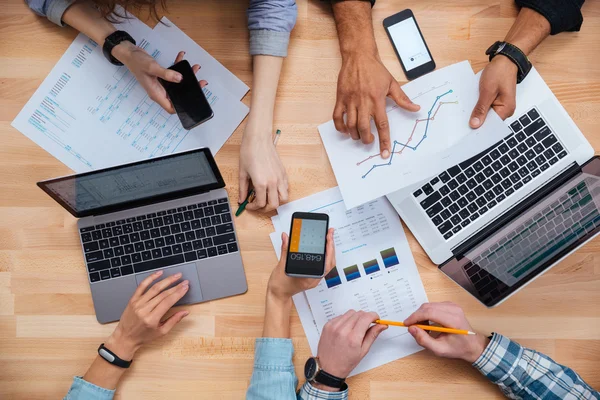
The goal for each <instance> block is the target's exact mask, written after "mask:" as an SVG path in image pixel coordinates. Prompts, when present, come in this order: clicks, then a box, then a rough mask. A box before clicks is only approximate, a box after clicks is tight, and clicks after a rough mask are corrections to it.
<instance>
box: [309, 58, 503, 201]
mask: <svg viewBox="0 0 600 400" xmlns="http://www.w3.org/2000/svg"><path fill="white" fill-rule="evenodd" d="M402 89H403V90H404V92H405V93H406V95H407V96H408V97H410V99H411V100H412V101H413V102H414V103H416V104H419V105H420V106H421V110H420V111H418V112H416V113H412V112H409V111H405V110H403V109H401V108H399V107H398V106H397V105H396V104H395V103H394V102H393V101H391V100H390V99H388V106H387V113H388V121H389V125H390V132H391V135H390V136H391V137H390V139H391V142H392V152H391V155H390V157H389V158H388V159H383V158H381V156H380V155H379V141H378V139H377V136H376V137H375V141H374V142H373V143H371V144H369V145H365V144H363V143H362V142H360V141H355V140H353V139H352V138H351V137H350V136H348V135H345V134H343V133H340V132H338V131H336V129H335V126H334V124H333V121H329V122H327V123H325V124H322V125H320V126H319V133H320V134H321V139H322V140H323V144H324V145H325V149H326V151H327V155H328V156H329V161H330V162H331V165H332V167H333V172H334V173H335V177H336V179H337V182H338V185H339V187H340V190H341V191H342V196H343V198H344V202H345V203H346V205H347V206H348V207H349V208H352V207H356V206H358V205H360V204H363V203H366V202H367V201H369V200H372V199H376V198H378V197H380V196H384V195H386V194H389V193H391V192H394V191H397V190H400V189H403V188H405V187H407V186H410V185H412V184H414V183H417V182H419V181H421V180H423V179H427V178H428V177H430V176H432V175H434V174H436V172H439V171H440V170H442V169H445V168H449V167H451V166H452V165H455V164H457V163H458V162H461V161H464V160H465V159H467V158H469V157H471V156H473V155H475V154H477V153H478V152H480V151H482V150H483V149H485V148H487V147H489V146H490V145H492V144H493V143H495V142H497V141H498V140H500V139H502V138H503V137H504V136H506V135H508V134H509V133H510V132H509V130H508V129H507V127H506V125H504V124H503V123H502V120H501V119H500V118H499V117H498V115H497V114H496V113H495V112H493V111H491V112H490V113H489V114H488V117H487V120H486V122H485V124H484V125H483V127H481V128H479V129H477V130H473V129H471V128H470V127H469V118H470V116H471V112H472V110H473V107H474V106H475V104H476V103H477V99H478V94H479V90H478V78H477V77H476V76H475V75H474V74H473V70H472V69H471V66H470V65H469V62H468V61H463V62H460V63H457V64H454V65H451V66H448V67H446V68H442V69H440V70H437V71H435V72H432V73H430V74H427V75H425V76H424V77H421V78H419V79H416V80H414V81H412V82H409V83H407V84H406V85H404V86H403V87H402ZM371 130H372V132H373V133H374V134H376V132H377V131H376V129H375V124H374V122H373V121H371Z"/></svg>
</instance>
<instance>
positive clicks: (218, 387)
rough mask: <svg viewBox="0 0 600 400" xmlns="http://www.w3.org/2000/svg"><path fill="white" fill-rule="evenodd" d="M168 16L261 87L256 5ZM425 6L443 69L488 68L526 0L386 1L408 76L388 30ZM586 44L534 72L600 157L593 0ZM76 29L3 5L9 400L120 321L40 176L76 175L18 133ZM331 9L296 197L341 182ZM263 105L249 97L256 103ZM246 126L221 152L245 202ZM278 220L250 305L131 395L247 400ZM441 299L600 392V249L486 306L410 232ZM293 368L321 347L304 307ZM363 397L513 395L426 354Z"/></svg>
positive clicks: (308, 11) (172, 338) (226, 4)
mask: <svg viewBox="0 0 600 400" xmlns="http://www.w3.org/2000/svg"><path fill="white" fill-rule="evenodd" d="M168 3H169V8H168V10H167V11H166V12H165V14H166V15H168V17H169V18H170V19H171V20H172V21H174V22H175V23H176V24H177V25H178V26H179V27H180V28H181V29H183V31H185V32H186V33H187V34H188V35H190V36H191V37H192V38H193V39H194V40H196V41H197V42H198V43H199V44H200V45H202V46H203V47H204V48H205V49H206V50H208V51H209V52H210V53H211V54H212V55H213V56H215V57H216V58H217V59H218V60H219V61H221V62H222V63H223V64H224V65H225V66H226V67H227V68H229V69H230V70H231V71H233V72H234V73H235V74H236V75H237V76H239V77H240V78H241V79H243V80H244V81H245V82H246V83H248V85H251V83H252V73H251V60H250V57H249V56H248V32H247V29H246V14H245V7H246V5H247V4H246V3H247V2H245V1H241V0H240V1H237V0H208V1H200V0H185V1H177V2H175V1H169V2H168ZM404 8H412V10H413V11H414V13H415V15H416V16H417V19H418V21H419V24H420V26H421V29H422V31H423V32H424V35H425V37H426V39H427V42H428V44H429V47H430V49H431V52H432V54H433V55H434V57H435V59H436V62H437V64H438V66H439V67H442V66H446V65H449V64H451V63H454V62H457V61H461V60H464V59H468V60H469V61H470V62H471V64H472V66H473V68H474V69H475V70H476V71H478V70H480V69H481V68H483V67H484V65H485V64H486V57H485V55H484V54H483V53H484V51H485V49H486V48H487V46H489V44H491V43H493V42H494V41H495V40H497V39H502V38H503V37H504V34H505V32H506V31H507V30H508V28H509V27H510V25H511V23H512V21H513V19H514V17H515V15H516V13H517V9H516V8H515V6H514V5H513V2H512V0H490V1H486V0H460V1H442V0H423V1H412V2H409V1H400V0H396V1H392V0H387V1H385V0H380V1H379V2H378V3H377V5H376V7H375V9H374V11H373V15H374V24H375V31H376V37H377V42H378V45H379V51H380V53H381V57H382V59H383V60H384V62H385V64H386V66H387V67H388V68H389V70H390V71H391V73H392V74H393V75H394V76H395V77H396V78H397V79H399V80H400V81H404V80H405V78H404V75H403V73H402V71H401V68H400V65H399V63H398V61H397V59H396V56H395V55H394V53H393V50H392V47H391V45H390V43H389V41H388V39H387V37H386V35H385V32H384V30H383V27H382V24H381V22H382V20H383V19H384V18H385V17H387V16H389V15H391V14H393V13H395V12H398V11H400V10H402V9H404ZM583 11H584V15H585V22H584V24H583V29H582V31H581V32H580V33H567V34H562V35H559V36H555V37H551V38H549V39H548V40H546V41H545V42H544V43H543V44H542V45H541V46H540V48H539V49H537V50H536V51H535V52H534V53H533V55H532V56H531V58H532V60H533V62H534V64H535V65H536V67H537V68H538V70H539V71H540V73H541V75H542V76H543V77H544V78H545V80H546V82H547V83H548V84H549V85H550V87H551V89H552V90H553V91H554V93H555V94H556V96H557V97H558V99H559V100H560V101H561V102H562V104H563V105H564V107H565V108H566V110H567V111H568V112H569V114H570V115H571V117H572V118H573V119H574V120H575V122H576V123H577V125H578V126H579V127H580V129H581V130H582V131H583V133H584V134H585V136H586V137H587V139H588V140H589V141H590V142H591V143H592V145H593V146H594V148H595V149H600V128H599V126H600V41H599V40H598V38H599V37H600V2H597V1H592V0H588V1H587V2H586V4H585V5H584V7H583ZM74 37H75V32H74V31H73V30H71V29H69V28H63V29H61V28H59V27H56V26H54V25H53V24H51V23H50V22H48V21H47V20H45V19H43V18H40V17H38V16H36V15H34V14H33V13H32V12H31V11H30V10H29V9H28V8H27V6H26V5H25V4H24V2H23V0H4V1H2V11H1V14H0V137H1V143H2V144H1V145H0V398H3V399H38V398H39V399H42V398H43V399H47V398H61V397H62V396H63V395H64V394H65V393H66V391H67V389H68V388H69V385H70V384H71V380H72V377H73V375H81V374H83V373H84V372H85V370H86V369H87V367H88V365H89V364H90V363H91V361H92V359H93V358H94V357H95V354H96V348H97V346H98V344H99V342H100V341H101V340H102V339H103V338H105V337H106V336H107V335H109V334H110V333H111V332H112V330H113V328H114V324H111V325H105V326H102V325H99V324H98V323H97V322H96V319H95V316H94V309H93V305H92V299H91V296H90V290H89V285H88V283H87V278H86V272H85V267H84V264H83V259H82V254H81V250H80V245H79V242H78V237H77V230H76V221H75V219H74V218H72V217H71V216H70V215H69V214H68V213H67V212H66V211H64V210H63V209H62V208H61V207H60V206H58V205H57V204H56V203H55V202H54V201H52V200H51V199H50V198H49V197H47V196H46V195H45V194H44V193H42V191H41V190H39V189H38V188H37V187H36V186H35V183H36V182H37V181H39V180H42V179H46V178H51V177H55V176H60V175H64V174H67V173H69V172H70V171H69V170H68V169H67V168H66V167H65V166H64V165H63V164H61V163H60V162H59V161H58V160H56V159H54V158H53V157H52V156H50V155H49V154H48V153H46V152H45V151H44V150H43V149H41V148H40V147H38V146H37V145H35V144H34V143H33V142H31V141H30V140H29V139H27V138H26V137H25V136H23V135H22V134H20V133H19V132H18V131H16V130H15V129H14V128H12V127H11V126H10V123H11V121H12V120H13V119H14V117H15V116H16V115H17V113H18V112H19V111H20V109H21V108H22V107H23V105H24V104H25V103H26V101H27V100H28V99H29V97H30V96H31V95H32V94H33V92H34V91H35V89H36V88H37V87H38V86H39V84H40V83H41V82H42V80H43V79H44V78H45V77H46V75H47V74H48V72H49V71H50V69H51V68H52V67H53V66H54V64H55V63H56V62H57V60H58V59H59V58H60V57H61V55H62V54H63V52H64V51H65V49H66V48H67V47H68V46H69V44H70V43H71V41H72V40H73V38H74ZM340 63H341V61H340V56H339V51H338V44H337V37H336V31H335V25H334V22H333V19H332V16H331V11H330V7H329V5H328V4H327V3H323V2H320V1H317V0H311V1H305V0H299V1H298V23H297V25H296V27H295V29H294V32H293V34H292V40H291V45H290V50H289V57H288V58H287V59H286V60H285V63H284V71H283V76H282V79H281V83H280V85H279V95H278V101H277V108H276V115H275V127H276V128H279V129H281V130H282V131H283V136H282V137H281V140H280V142H279V145H278V151H279V153H280V154H281V158H282V160H283V163H284V164H285V167H286V168H287V171H288V174H289V178H290V187H291V193H290V194H291V199H292V200H294V199H299V198H302V197H304V196H307V195H310V194H312V193H315V192H318V191H321V190H324V189H327V188H330V187H333V186H335V185H336V181H335V178H334V176H333V173H332V170H331V167H330V165H329V162H328V159H327V155H326V153H325V150H324V148H323V146H322V144H321V140H320V138H319V135H318V132H317V125H318V124H320V123H322V122H325V121H327V120H329V119H331V115H332V110H333V105H334V102H335V91H336V79H337V73H338V69H339V67H340ZM244 101H245V102H246V103H249V96H247V97H246V99H245V100H244ZM243 129H244V124H242V125H241V126H240V127H239V128H238V129H237V130H236V132H235V133H234V135H233V136H232V137H231V139H230V140H229V141H228V142H227V144H226V145H225V146H224V147H223V149H222V150H221V151H220V152H219V153H218V155H217V161H218V164H219V166H220V168H221V170H222V172H223V174H224V177H225V180H226V182H227V188H228V190H229V193H230V196H231V199H232V201H233V202H235V201H236V200H237V186H238V182H237V176H238V172H237V171H238V151H239V145H240V140H241V136H242V132H243ZM269 217H270V215H252V214H251V213H244V214H243V216H242V217H241V218H238V219H236V221H235V222H236V226H237V229H238V233H239V237H240V242H241V250H242V255H243V259H244V264H245V268H246V274H247V277H248V284H249V290H248V293H247V294H245V295H243V296H238V297H234V298H229V299H224V300H220V301H214V302H210V303H206V304H199V305H194V306H190V307H188V308H189V310H190V311H191V315H190V316H189V317H188V318H187V319H186V320H185V321H183V323H182V324H181V326H179V327H178V328H177V329H176V330H175V331H174V332H173V333H172V334H171V335H169V336H168V337H166V338H165V339H164V340H161V341H158V342H156V343H153V344H152V345H150V346H148V347H147V348H145V349H143V351H141V352H140V353H139V356H138V357H137V359H136V362H135V363H134V364H133V366H132V368H131V371H130V372H128V373H127V375H126V377H125V379H124V380H123V382H122V384H121V385H120V387H119V390H118V392H117V396H116V397H117V398H124V399H137V398H139V399H142V398H143V399H154V398H195V399H197V398H206V399H240V398H243V397H244V394H245V390H246V387H247V384H248V382H249V380H250V375H251V371H252V362H253V351H254V338H255V337H257V336H260V334H261V329H262V319H263V307H264V300H263V297H264V292H265V287H266V284H267V279H268V277H269V274H270V271H271V269H272V268H273V266H274V265H275V263H276V258H275V253H274V251H273V248H272V246H271V243H270V241H269V237H268V234H269V233H270V232H271V231H272V230H273V227H272V225H271V223H270V220H269ZM407 234H408V236H409V239H410V246H411V249H412V250H413V253H414V257H415V259H416V262H417V265H418V267H419V272H420V274H421V278H422V279H423V283H424V285H425V289H426V291H427V294H428V296H429V299H430V300H431V301H444V300H451V301H455V302H457V303H458V304H460V305H461V306H462V307H463V308H464V309H465V311H466V313H467V315H468V316H469V318H470V320H471V322H472V324H473V326H474V328H475V329H476V330H479V331H481V332H490V331H498V332H502V333H504V334H506V335H508V336H510V337H512V338H514V339H516V340H518V341H520V342H521V343H522V344H524V345H526V346H530V347H533V348H535V349H537V350H539V351H542V352H544V353H546V354H548V355H549V356H551V357H553V358H555V359H556V360H557V361H559V362H561V363H564V364H567V365H569V366H570V367H572V368H574V369H575V370H576V371H577V372H578V373H579V374H580V375H581V376H582V377H583V378H584V379H585V380H587V381H588V382H589V383H590V384H591V385H592V386H594V387H595V388H596V389H600V361H598V360H599V359H600V333H599V332H600V240H599V239H596V240H594V241H592V242H591V243H588V244H587V245H586V246H584V247H583V248H582V249H581V250H579V251H578V252H577V253H576V254H574V255H572V256H570V257H569V258H568V259H566V260H565V261H563V262H562V263H561V264H560V265H558V266H556V267H555V268H554V269H552V270H551V271H549V272H548V273H546V274H545V275H543V276H541V277H540V278H538V279H537V280H536V281H535V282H534V283H532V284H531V285H530V286H528V287H527V288H526V289H525V290H523V291H522V292H520V293H518V294H517V295H516V296H514V297H513V298H511V299H509V300H508V301H506V302H505V303H504V304H502V305H501V306H500V307H497V308H495V309H492V310H488V309H486V308H485V307H483V306H481V305H480V304H478V303H477V302H476V301H474V300H473V299H472V298H470V296H469V295H468V294H467V293H465V292H464V291H462V290H461V289H459V288H458V287H457V286H456V285H455V284H453V283H452V282H450V281H449V280H448V279H446V278H445V277H443V276H442V274H441V273H439V272H438V271H437V269H436V267H435V266H434V265H433V264H432V263H431V262H430V261H429V260H428V258H427V257H426V255H425V254H424V252H423V251H422V249H421V248H420V246H419V244H418V243H417V242H416V241H415V240H414V238H413V237H412V235H411V234H410V233H409V232H407ZM292 325H293V327H292V335H293V339H294V344H295V348H296V356H295V364H296V367H297V372H298V373H299V374H300V375H301V374H302V370H301V366H302V365H303V363H304V361H305V359H306V358H307V357H308V356H309V347H308V343H307V341H306V338H305V336H304V332H303V330H302V326H301V324H300V321H299V319H298V317H297V315H296V313H295V311H294V317H293V319H292ZM349 384H350V387H351V398H356V399H368V398H370V399H388V398H410V399H419V398H423V399H424V398H427V399H430V398H447V399H449V398H457V399H458V398H477V399H482V398H500V397H501V396H500V392H499V391H498V389H497V388H496V387H494V386H493V385H492V384H490V383H489V382H487V381H486V380H485V379H484V378H483V377H482V376H480V375H479V373H478V372H476V371H475V370H473V369H472V368H471V367H470V366H469V365H466V364H464V363H462V362H458V361H452V360H442V359H436V358H435V357H434V356H433V355H431V354H429V353H428V352H425V351H423V352H420V353H418V354H416V355H413V356H411V357H407V358H405V359H402V360H399V361H396V362H393V363H391V364H388V365H386V366H384V367H381V368H378V369H376V370H372V371H369V372H367V373H364V374H361V375H359V376H357V377H354V378H351V379H350V380H349Z"/></svg>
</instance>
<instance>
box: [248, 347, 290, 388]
mask: <svg viewBox="0 0 600 400" xmlns="http://www.w3.org/2000/svg"><path fill="white" fill-rule="evenodd" d="M293 355H294V346H293V344H292V341H291V339H275V338H258V339H256V345H255V350H254V371H253V372H252V379H251V380H250V386H249V387H248V392H247V393H246V400H296V386H297V385H298V379H297V378H296V372H295V371H294V364H293V363H292V357H293Z"/></svg>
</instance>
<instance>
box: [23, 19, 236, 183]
mask: <svg viewBox="0 0 600 400" xmlns="http://www.w3.org/2000/svg"><path fill="white" fill-rule="evenodd" d="M120 28H121V29H124V30H126V31H127V32H129V33H130V34H131V35H132V36H133V37H134V38H135V40H136V42H137V45H138V46H139V47H141V48H143V49H144V50H146V52H148V54H150V55H151V56H152V57H153V58H155V59H156V61H157V62H158V63H159V64H160V65H161V66H163V67H169V66H170V65H172V64H173V61H174V60H175V56H176V54H177V51H178V50H177V45H176V44H175V43H170V42H163V41H162V39H161V38H160V36H159V34H158V33H156V32H153V31H152V30H151V29H150V28H149V27H148V26H146V25H145V24H143V23H142V22H141V21H139V20H137V19H136V18H134V17H132V18H131V19H129V20H125V21H124V22H123V23H122V24H121V25H120ZM189 61H190V62H191V64H194V63H195V61H194V60H193V59H190V60H189ZM198 75H200V76H202V79H205V80H207V81H208V85H207V86H206V87H205V88H204V89H203V90H204V93H205V95H206V97H207V99H208V101H209V103H210V104H211V107H212V109H213V112H214V117H213V118H212V119H211V120H209V121H207V122H206V123H204V124H202V125H200V126H198V127H196V128H194V129H192V130H190V131H186V130H185V129H183V127H182V126H181V123H180V121H179V118H178V117H177V115H171V114H169V113H168V112H166V111H165V110H163V109H162V108H161V107H160V106H159V105H158V104H157V103H155V102H154V101H152V100H151V99H150V98H149V97H148V95H147V94H146V91H145V90H144V88H143V87H141V85H139V83H138V82H137V80H136V79H135V77H134V76H133V74H131V72H129V70H128V69H127V67H125V66H120V67H119V66H115V65H112V64H110V63H109V62H108V61H107V60H106V58H105V57H104V55H103V54H102V48H101V46H99V45H98V44H96V43H95V42H94V41H92V40H91V39H89V38H88V37H86V36H85V35H83V34H79V35H78V36H77V37H76V39H75V40H74V41H73V43H72V44H71V45H70V46H69V48H68V49H67V51H66V52H65V54H64V55H63V56H62V57H61V59H60V60H59V61H58V63H57V64H56V65H55V67H54V68H53V69H52V71H51V72H50V74H49V75H48V77H47V78H46V79H45V80H44V81H43V83H42V84H41V85H40V87H39V88H38V89H37V91H36V92H35V93H34V95H33V96H32V97H31V99H30V100H29V101H28V102H27V104H26V105H25V107H24V108H23V109H22V110H21V112H20V113H19V115H17V117H16V118H15V120H14V121H13V123H12V125H13V126H14V127H15V128H16V129H18V130H19V131H20V132H22V133H23V134H24V135H26V136H27V137H29V138H30V139H32V140H33V141H34V142H36V143H37V144H38V145H39V146H41V147H42V148H44V149H45V150H46V151H48V152H49V153H50V154H52V155H53V156H54V157H56V158H57V159H59V160H60V161H61V162H63V163H64V164H65V165H67V166H68V167H69V168H71V169H72V170H73V171H75V172H85V171H90V170H95V169H100V168H105V167H110V166H114V165H119V164H124V163H128V162H133V161H139V160H143V159H148V158H153V157H157V156H162V155H168V154H172V153H175V152H179V151H184V150H190V149H193V148H198V147H209V148H210V149H211V151H212V152H213V154H214V153H216V152H217V151H218V150H219V149H220V148H221V147H222V146H223V144H224V143H225V141H226V140H227V139H228V138H229V136H230V135H231V134H232V133H233V131H234V130H235V129H236V128H237V127H238V125H239V124H240V123H241V122H242V120H243V119H244V118H245V117H246V115H247V114H248V107H247V106H246V105H244V104H243V103H241V102H240V101H239V98H236V97H234V96H233V95H232V94H231V93H229V91H227V90H226V89H224V88H223V87H222V86H221V85H220V83H219V79H215V80H212V79H211V77H210V76H204V75H201V73H199V74H198Z"/></svg>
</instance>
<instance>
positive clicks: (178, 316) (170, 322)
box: [160, 311, 190, 335]
mask: <svg viewBox="0 0 600 400" xmlns="http://www.w3.org/2000/svg"><path fill="white" fill-rule="evenodd" d="M189 314H190V312H189V311H179V312H176V313H175V314H173V315H171V316H170V317H169V318H168V319H167V320H166V321H164V322H163V323H162V325H161V327H160V331H161V333H162V334H163V335H166V334H167V333H169V332H170V331H171V329H173V327H174V326H175V325H177V324H178V323H179V322H180V321H181V320H182V319H184V318H185V317H187V316H188V315H189Z"/></svg>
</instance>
